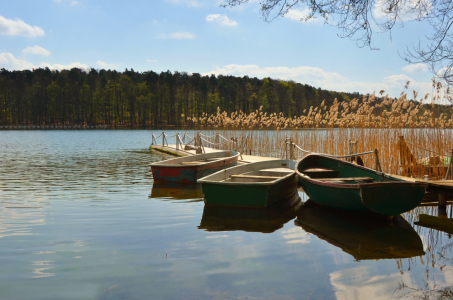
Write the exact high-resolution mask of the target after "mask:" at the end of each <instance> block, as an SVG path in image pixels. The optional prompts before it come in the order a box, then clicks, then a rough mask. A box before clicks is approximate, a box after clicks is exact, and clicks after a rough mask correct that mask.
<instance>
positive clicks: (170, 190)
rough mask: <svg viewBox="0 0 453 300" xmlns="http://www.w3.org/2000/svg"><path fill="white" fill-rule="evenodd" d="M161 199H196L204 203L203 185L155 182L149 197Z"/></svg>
mask: <svg viewBox="0 0 453 300" xmlns="http://www.w3.org/2000/svg"><path fill="white" fill-rule="evenodd" d="M148 198H149V199H151V198H161V199H177V200H184V199H196V200H198V201H202V199H201V198H203V192H202V190H201V184H196V185H195V184H178V183H172V182H159V183H158V182H154V184H153V188H152V189H151V194H150V195H149V197H148Z"/></svg>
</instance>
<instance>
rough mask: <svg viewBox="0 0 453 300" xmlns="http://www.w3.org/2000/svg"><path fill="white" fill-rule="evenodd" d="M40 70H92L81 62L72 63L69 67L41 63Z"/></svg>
mask: <svg viewBox="0 0 453 300" xmlns="http://www.w3.org/2000/svg"><path fill="white" fill-rule="evenodd" d="M39 67H40V68H45V67H48V68H49V69H51V70H70V69H72V68H79V69H83V70H90V67H89V66H88V65H86V64H82V63H80V62H75V63H70V64H68V65H61V64H53V65H52V64H48V63H40V64H39Z"/></svg>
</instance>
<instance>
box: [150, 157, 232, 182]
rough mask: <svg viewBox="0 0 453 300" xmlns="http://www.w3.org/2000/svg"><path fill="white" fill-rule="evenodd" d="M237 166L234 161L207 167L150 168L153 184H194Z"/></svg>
mask: <svg viewBox="0 0 453 300" xmlns="http://www.w3.org/2000/svg"><path fill="white" fill-rule="evenodd" d="M236 165H237V159H236V161H231V160H229V161H222V162H221V163H220V162H216V163H212V164H209V165H207V166H181V167H166V166H153V167H151V170H152V173H153V178H154V181H155V182H175V183H176V182H178V183H196V182H197V180H198V179H200V178H203V177H205V176H208V175H210V174H212V173H215V172H218V171H221V170H223V169H227V168H231V167H234V166H236Z"/></svg>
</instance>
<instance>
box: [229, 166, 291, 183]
mask: <svg viewBox="0 0 453 300" xmlns="http://www.w3.org/2000/svg"><path fill="white" fill-rule="evenodd" d="M291 174H294V170H291V169H287V168H270V169H263V170H257V171H250V172H246V173H242V174H232V175H230V176H229V177H228V178H226V179H224V180H221V182H272V181H276V180H278V179H280V178H283V177H285V176H288V175H291Z"/></svg>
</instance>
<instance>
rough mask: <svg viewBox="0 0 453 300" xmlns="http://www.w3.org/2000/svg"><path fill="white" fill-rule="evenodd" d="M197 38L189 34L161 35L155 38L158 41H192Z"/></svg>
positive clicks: (173, 33)
mask: <svg viewBox="0 0 453 300" xmlns="http://www.w3.org/2000/svg"><path fill="white" fill-rule="evenodd" d="M196 37H197V36H196V35H195V34H193V33H190V32H172V33H161V34H159V35H158V36H157V38H158V39H175V40H185V39H194V38H196Z"/></svg>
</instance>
